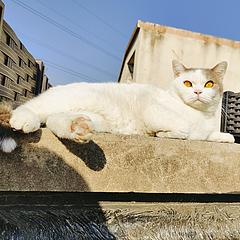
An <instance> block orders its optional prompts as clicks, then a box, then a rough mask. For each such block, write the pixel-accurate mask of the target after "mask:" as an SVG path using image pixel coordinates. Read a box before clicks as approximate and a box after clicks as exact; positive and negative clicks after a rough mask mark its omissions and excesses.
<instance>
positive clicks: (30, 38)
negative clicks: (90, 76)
mask: <svg viewBox="0 0 240 240" xmlns="http://www.w3.org/2000/svg"><path fill="white" fill-rule="evenodd" d="M21 35H23V36H24V37H26V38H28V39H29V40H31V42H33V43H35V44H37V45H39V46H42V47H44V48H46V49H48V50H50V51H52V52H55V53H57V54H59V55H60V56H63V57H67V58H69V59H71V60H72V61H74V62H78V63H80V64H82V65H85V66H87V67H89V68H91V69H94V70H95V71H98V72H100V73H103V74H105V75H108V76H111V77H115V76H114V75H113V74H112V73H110V72H108V71H107V70H104V69H102V68H99V67H97V66H95V65H93V64H90V63H88V62H86V61H83V60H81V59H79V58H77V57H75V56H72V55H70V54H68V53H65V52H63V51H61V50H59V49H57V48H55V47H53V46H51V45H49V44H46V43H43V42H41V41H39V40H37V39H35V38H33V37H29V36H28V35H26V34H25V33H22V32H21Z"/></svg>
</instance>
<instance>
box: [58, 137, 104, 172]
mask: <svg viewBox="0 0 240 240" xmlns="http://www.w3.org/2000/svg"><path fill="white" fill-rule="evenodd" d="M59 140H60V141H61V142H62V143H63V144H64V145H65V146H66V148H67V149H68V150H69V151H70V152H71V153H73V154H74V155H76V156H77V157H79V158H81V159H82V160H83V161H84V163H85V164H86V165H87V166H88V167H89V168H90V169H92V170H94V171H101V170H102V169H103V168H104V166H105V165H106V162H107V161H106V157H105V154H104V152H103V150H102V149H101V148H100V147H99V146H98V145H97V144H96V143H95V142H94V141H92V140H91V141H89V142H88V143H83V144H82V143H76V142H74V141H71V140H68V139H59Z"/></svg>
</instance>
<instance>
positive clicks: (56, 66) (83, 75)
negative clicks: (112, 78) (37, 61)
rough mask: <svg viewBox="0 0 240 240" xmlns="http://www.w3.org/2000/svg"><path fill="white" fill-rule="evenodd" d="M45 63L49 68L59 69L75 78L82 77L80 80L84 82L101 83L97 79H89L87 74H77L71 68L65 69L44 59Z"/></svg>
mask: <svg viewBox="0 0 240 240" xmlns="http://www.w3.org/2000/svg"><path fill="white" fill-rule="evenodd" d="M44 62H45V63H47V64H48V66H51V67H53V68H55V69H58V70H60V71H63V72H65V73H68V74H71V75H73V76H76V77H80V78H81V79H83V80H86V81H91V82H98V81H99V80H97V79H95V78H92V77H89V76H88V75H86V74H83V73H80V72H76V71H74V70H72V69H70V68H66V67H63V66H61V65H58V64H56V63H54V62H51V61H49V60H46V59H44Z"/></svg>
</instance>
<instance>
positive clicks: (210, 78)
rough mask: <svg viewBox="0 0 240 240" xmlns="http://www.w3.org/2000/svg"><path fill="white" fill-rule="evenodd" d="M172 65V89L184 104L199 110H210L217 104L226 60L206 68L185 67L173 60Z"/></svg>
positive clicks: (221, 92) (221, 89) (220, 93)
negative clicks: (173, 76)
mask: <svg viewBox="0 0 240 240" xmlns="http://www.w3.org/2000/svg"><path fill="white" fill-rule="evenodd" d="M172 66H173V72H174V75H175V81H174V83H173V86H174V91H175V92H176V93H177V95H178V96H179V97H180V98H181V99H182V100H183V101H184V103H185V104H187V105H189V106H191V107H193V108H195V109H198V110H200V111H211V110H212V109H214V108H215V107H216V106H217V105H218V104H219V101H220V99H221V96H222V94H223V84H222V81H223V77H224V74H225V72H226V69H227V62H221V63H219V64H217V65H216V66H215V67H213V68H209V69H208V68H186V67H185V66H184V65H183V64H181V63H180V62H178V61H176V60H173V62H172Z"/></svg>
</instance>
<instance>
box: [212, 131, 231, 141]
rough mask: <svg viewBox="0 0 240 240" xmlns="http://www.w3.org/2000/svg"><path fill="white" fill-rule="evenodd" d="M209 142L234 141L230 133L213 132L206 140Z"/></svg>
mask: <svg viewBox="0 0 240 240" xmlns="http://www.w3.org/2000/svg"><path fill="white" fill-rule="evenodd" d="M207 140H208V141H210V142H221V143H234V141H235V139H234V137H233V135H232V134H230V133H223V132H213V133H212V134H211V135H210V136H209V137H208V139H207Z"/></svg>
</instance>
